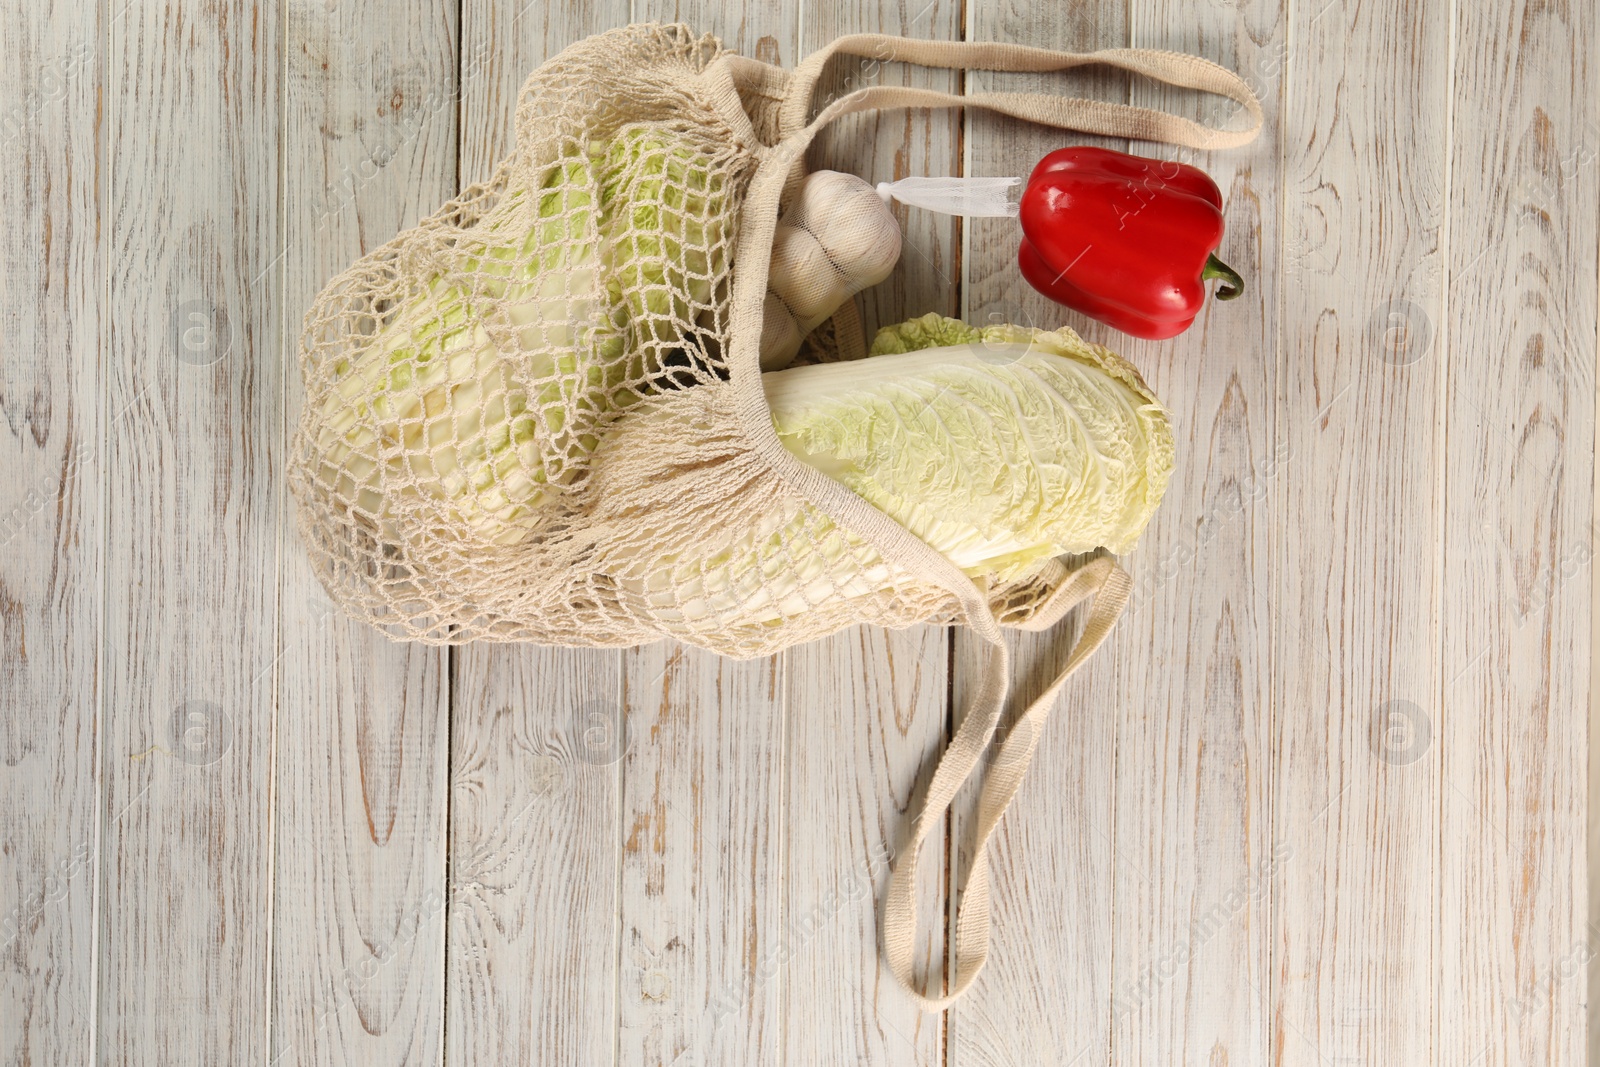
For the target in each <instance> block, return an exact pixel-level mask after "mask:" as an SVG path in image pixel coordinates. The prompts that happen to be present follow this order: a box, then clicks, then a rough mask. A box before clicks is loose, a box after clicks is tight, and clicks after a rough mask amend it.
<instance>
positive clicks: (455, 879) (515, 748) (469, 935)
mask: <svg viewBox="0 0 1600 1067" xmlns="http://www.w3.org/2000/svg"><path fill="white" fill-rule="evenodd" d="M470 651H471V653H472V654H471V655H463V656H461V664H460V667H459V669H458V670H457V672H456V676H455V683H454V689H453V694H454V697H453V699H454V704H453V709H454V710H453V716H452V723H453V724H452V747H453V754H452V761H451V798H452V799H451V813H450V818H451V842H450V845H451V851H450V862H451V889H452V897H451V904H450V943H449V991H450V992H449V1023H448V1026H447V1030H448V1033H449V1042H448V1050H447V1060H448V1062H450V1063H452V1064H493V1065H500V1064H508V1065H509V1064H529V1065H537V1064H545V1063H584V1064H604V1063H610V1062H612V1060H613V1056H614V1048H615V1042H616V1008H615V1003H616V967H617V964H616V956H617V949H616V916H617V835H618V822H617V819H618V816H617V797H618V773H619V772H618V763H619V761H620V759H621V757H622V753H623V752H624V751H625V747H626V745H627V743H628V738H627V735H626V734H625V733H624V732H623V730H624V728H625V726H627V725H632V724H631V723H630V722H627V721H626V720H623V719H622V718H621V717H620V709H621V706H622V695H621V693H620V691H619V682H620V678H619V676H618V672H617V663H616V659H615V657H600V656H594V655H588V656H585V655H579V654H574V653H571V652H567V651H561V650H555V649H536V648H520V647H515V646H496V647H492V648H482V649H471V650H470Z"/></svg>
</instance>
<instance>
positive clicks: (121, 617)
mask: <svg viewBox="0 0 1600 1067" xmlns="http://www.w3.org/2000/svg"><path fill="white" fill-rule="evenodd" d="M282 23H283V10H282V8H281V7H280V6H278V5H277V4H268V5H265V6H257V5H253V4H245V3H240V2H229V0H224V2H221V3H205V4H202V3H197V2H190V0H180V2H175V3H169V4H162V5H156V4H148V5H146V4H135V5H129V6H126V7H124V8H122V14H120V15H119V16H118V17H116V19H115V20H114V21H113V23H112V25H111V26H110V28H109V32H108V37H109V50H108V54H107V60H106V75H105V81H106V90H105V108H106V117H105V122H106V131H107V133H106V136H107V145H108V149H107V151H108V155H109V157H110V160H109V165H108V167H107V172H106V174H107V178H106V180H107V195H106V208H105V213H104V215H103V218H102V225H103V226H104V228H105V235H106V249H105V252H104V254H105V256H106V263H107V269H108V271H109V274H110V279H109V281H110V284H109V302H108V304H107V305H106V314H107V316H108V318H109V319H110V321H112V322H114V323H115V324H116V326H115V328H114V329H113V330H111V332H110V337H109V341H108V345H107V350H106V353H107V366H108V374H107V375H106V388H107V389H108V392H109V394H110V395H113V396H126V397H129V398H137V399H130V401H129V404H130V407H129V409H128V412H127V414H126V415H125V416H123V418H122V421H121V422H120V423H118V424H117V426H116V427H115V429H114V430H108V432H107V434H106V464H105V469H106V475H107V480H108V486H107V491H106V500H105V507H106V514H107V515H109V516H114V517H115V521H114V522H113V523H111V524H109V525H108V527H107V531H106V533H107V545H106V551H105V569H104V572H103V574H102V576H101V577H102V578H103V580H104V583H105V589H106V605H105V643H104V655H103V657H102V664H103V671H104V673H103V675H102V678H103V684H104V707H105V720H104V722H105V726H104V729H105V734H104V736H105V756H104V758H105V769H104V774H105V797H106V800H105V809H104V810H105V825H104V829H103V833H102V850H101V875H102V882H101V886H102V905H101V909H100V963H99V985H100V1002H99V1012H98V1014H99V1019H98V1025H99V1058H100V1062H102V1063H107V1064H122V1063H126V1064H146V1063H242V1062H246V1061H249V1060H255V1059H261V1058H263V1056H264V1050H265V1047H266V1039H267V1032H268V1015H269V1012H270V1004H271V996H270V993H269V988H268V987H269V975H270V964H269V958H270V957H269V951H270V947H271V915H272V885H271V879H272V856H273V853H272V825H271V804H272V788H273V777H272V773H273V766H274V761H273V741H274V706H273V705H274V701H273V687H274V679H275V677H276V666H275V664H276V661H277V658H278V654H279V644H278V641H277V622H276V620H277V599H278V597H277V590H278V584H277V548H278V543H279V542H278V535H279V525H278V524H279V511H280V508H281V503H280V493H279V480H280V477H281V472H282V467H283V456H284V450H283V443H282V439H281V433H282V412H281V408H280V402H281V396H282V392H283V375H284V372H285V367H286V364H285V363H284V361H283V359H282V347H283V346H282V342H283V338H282V336H281V329H280V305H281V302H282V297H283V293H282V286H281V283H280V271H279V269H278V267H279V264H278V255H279V252H280V250H281V249H282V247H283V237H284V234H283V229H282V225H281V222H282V219H281V214H280V210H279V209H280V201H281V183H280V181H279V168H280V164H281V156H280V145H279V140H278V135H279V128H280V126H279V114H280V112H279V104H280V89H281V83H282V61H283V53H282Z"/></svg>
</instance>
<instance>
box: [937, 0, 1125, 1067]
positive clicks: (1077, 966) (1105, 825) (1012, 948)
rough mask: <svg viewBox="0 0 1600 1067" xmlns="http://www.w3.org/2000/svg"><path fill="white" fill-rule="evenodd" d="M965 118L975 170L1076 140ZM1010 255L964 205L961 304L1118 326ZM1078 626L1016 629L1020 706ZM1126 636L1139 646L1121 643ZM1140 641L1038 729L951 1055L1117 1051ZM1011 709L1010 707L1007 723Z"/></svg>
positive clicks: (966, 644) (1041, 12)
mask: <svg viewBox="0 0 1600 1067" xmlns="http://www.w3.org/2000/svg"><path fill="white" fill-rule="evenodd" d="M1127 27H1128V13H1127V10H1126V4H1125V3H1124V2H1123V0H1095V2H1093V3H1085V4H1073V5H1070V6H1051V7H1048V8H1040V9H1035V8H1026V7H1024V8H1020V9H1018V8H1010V7H1006V6H1001V5H985V4H973V5H968V7H967V30H966V35H967V38H968V39H969V40H974V41H1025V42H1027V43H1029V44H1032V45H1037V46H1040V47H1046V48H1060V49H1067V50H1070V51H1079V52H1082V51H1091V50H1093V49H1096V48H1110V47H1116V46H1120V45H1124V44H1126V43H1127V40H1128V28H1127ZM966 87H967V91H968V92H978V91H988V90H998V89H1017V90H1033V91H1048V92H1056V93H1062V92H1073V93H1076V94H1078V95H1084V96H1093V97H1098V98H1100V99H1107V100H1119V101H1125V100H1126V99H1127V94H1128V88H1127V79H1126V78H1125V77H1123V76H1121V75H1117V74H1108V73H1104V72H1100V73H1083V74H1073V75H1059V74H1058V75H1044V76H1022V75H995V74H987V73H982V72H977V71H974V72H971V73H969V74H968V75H967V78H966ZM965 122H966V129H965V134H964V139H963V140H964V150H965V170H964V173H968V174H991V175H993V174H1004V175H1021V176H1024V177H1025V176H1026V175H1027V174H1028V172H1029V171H1030V170H1032V168H1033V165H1034V164H1035V163H1036V162H1038V160H1039V159H1040V158H1041V157H1042V156H1043V155H1044V154H1045V153H1047V152H1049V151H1051V150H1053V149H1055V148H1059V147H1061V146H1062V145H1063V144H1067V143H1076V142H1077V141H1079V140H1080V138H1079V137H1077V136H1076V135H1070V134H1064V133H1062V132H1060V131H1050V130H1046V129H1044V128H1042V127H1037V126H1033V125H1030V124H1028V123H1022V122H1017V121H1014V120H1011V119H1006V118H1002V117H999V116H994V115H990V114H986V113H983V112H968V113H967V117H966V119H965ZM1097 143H1098V142H1097ZM1109 146H1110V147H1123V144H1122V143H1121V142H1111V143H1109ZM1016 259H1017V227H1016V223H1015V221H1013V220H1009V219H972V220H969V223H968V225H967V227H966V249H965V252H964V254H963V256H962V260H961V262H962V267H963V271H962V273H963V279H962V287H963V288H962V293H963V301H962V303H963V308H964V315H963V317H964V318H965V319H966V320H967V321H968V322H971V323H974V324H977V325H987V324H997V323H1007V322H1009V323H1018V324H1021V325H1027V326H1037V327H1040V328H1042V329H1054V328H1055V327H1057V326H1059V325H1062V324H1063V323H1065V324H1068V325H1071V326H1072V327H1073V328H1074V329H1076V330H1078V331H1079V332H1081V333H1082V334H1083V335H1084V336H1085V337H1087V338H1089V339H1090V340H1093V341H1100V342H1104V343H1108V344H1112V345H1113V347H1115V345H1116V343H1117V339H1120V337H1121V335H1120V334H1117V333H1115V332H1114V331H1111V330H1109V329H1106V328H1104V327H1101V326H1099V324H1097V323H1090V322H1087V320H1084V319H1083V318H1082V317H1081V316H1078V315H1075V314H1072V313H1070V312H1067V311H1065V310H1064V309H1063V308H1061V307H1060V305H1058V304H1055V303H1053V302H1051V301H1050V300H1048V299H1046V298H1045V297H1043V296H1041V295H1039V294H1038V293H1036V292H1034V291H1033V290H1032V289H1030V288H1029V287H1028V285H1027V283H1026V282H1025V281H1023V279H1022V277H1021V275H1020V274H1019V273H1018V271H1017V267H1016ZM1077 633H1078V624H1077V622H1076V621H1075V620H1069V621H1068V622H1066V623H1063V624H1062V625H1061V626H1058V627H1056V628H1055V629H1054V630H1053V631H1051V632H1049V633H1045V634H1011V635H1008V637H1007V643H1008V645H1009V647H1010V649H1011V656H1012V672H1011V677H1012V709H1013V710H1014V709H1016V708H1020V707H1023V706H1025V704H1026V702H1027V701H1029V700H1031V699H1033V697H1034V696H1036V695H1037V694H1038V693H1039V692H1040V691H1042V690H1043V688H1044V687H1045V685H1047V684H1048V682H1049V680H1050V679H1051V678H1053V677H1054V676H1055V674H1056V673H1057V672H1058V671H1059V669H1060V667H1061V665H1062V664H1063V663H1064V662H1065V660H1066V653H1067V651H1068V649H1069V648H1070V647H1071V644H1072V642H1073V641H1074V640H1076V638H1077ZM1125 648H1126V649H1130V650H1132V651H1130V652H1128V653H1124V652H1123V649H1125ZM1138 649H1139V645H1138V644H1137V642H1133V641H1132V639H1131V638H1130V635H1129V631H1127V630H1121V631H1117V632H1113V634H1112V636H1111V637H1110V638H1109V640H1108V641H1107V643H1106V647H1104V648H1102V649H1101V650H1100V652H1099V653H1098V654H1097V655H1096V657H1095V661H1094V662H1093V663H1090V664H1088V665H1087V666H1085V667H1084V668H1083V670H1082V671H1081V672H1080V673H1079V674H1078V675H1077V676H1076V677H1075V678H1074V680H1073V682H1072V684H1071V685H1070V686H1068V687H1067V690H1066V692H1065V693H1064V694H1063V695H1062V697H1061V698H1060V699H1059V700H1058V701H1057V703H1056V708H1055V711H1054V712H1053V717H1052V719H1051V722H1050V726H1049V728H1048V729H1047V730H1046V731H1045V733H1044V736H1043V738H1042V739H1041V740H1040V743H1039V747H1038V750H1037V752H1036V754H1035V756H1034V763H1033V769H1032V771H1031V772H1030V773H1029V775H1028V780H1027V781H1026V782H1025V783H1024V784H1023V787H1022V790H1021V792H1020V793H1019V794H1018V795H1017V798H1016V800H1015V801H1014V802H1013V803H1012V805H1011V807H1010V810H1009V811H1008V812H1007V814H1006V818H1005V821H1004V822H1003V823H1002V824H1001V827H1000V830H999V832H998V833H997V834H996V835H995V839H994V841H992V842H991V843H990V846H989V847H990V848H991V850H992V853H991V855H990V865H991V868H992V870H991V882H992V884H993V887H994V888H993V918H994V931H993V938H992V941H991V943H990V947H989V962H988V966H987V968H986V969H985V971H984V973H983V976H982V977H981V978H979V979H978V982H977V984H976V985H975V986H973V987H972V989H971V991H970V992H968V993H967V995H966V996H965V997H963V998H962V1000H961V1001H959V1002H958V1003H957V1004H956V1005H955V1006H954V1007H952V1008H951V1009H950V1011H949V1013H948V1015H949V1028H950V1033H949V1038H948V1040H949V1042H950V1046H951V1051H950V1060H951V1063H952V1064H954V1065H955V1067H976V1065H979V1064H996V1065H999V1064H1017V1063H1059V1064H1063V1065H1081V1064H1090V1063H1096V1062H1102V1063H1103V1062H1107V1061H1108V1058H1109V1056H1110V1033H1109V1029H1108V1023H1109V1020H1110V1017H1111V986H1112V970H1111V962H1112V960H1111V954H1112V909H1111V903H1112V890H1113V886H1114V884H1115V878H1116V871H1117V866H1118V864H1119V863H1120V862H1122V861H1121V860H1120V859H1119V858H1118V857H1117V856H1116V855H1115V852H1114V842H1115V836H1114V835H1115V830H1116V827H1115V822H1114V805H1113V797H1114V795H1115V780H1114V768H1115V766H1116V755H1115V754H1116V748H1115V744H1116V730H1115V723H1116V719H1115V716H1114V715H1113V714H1111V711H1112V709H1114V708H1116V707H1118V706H1119V701H1118V699H1117V698H1116V696H1115V694H1116V692H1117V689H1116V685H1117V684H1118V683H1120V682H1123V681H1125V680H1126V678H1127V676H1128V675H1127V671H1129V670H1144V669H1145V667H1144V664H1143V661H1142V655H1141V654H1140V652H1138V651H1137V650H1138ZM987 654H988V652H987V646H986V645H984V644H983V643H982V642H980V641H977V640H975V639H974V638H973V637H972V636H971V635H969V634H967V633H965V632H960V631H958V633H957V636H956V654H955V658H954V661H953V663H952V666H951V670H952V672H953V674H954V685H953V701H954V709H953V710H954V717H955V720H956V722H957V724H959V721H960V717H961V715H962V714H963V712H964V711H965V709H966V707H967V703H968V700H969V694H970V691H971V689H972V688H973V687H974V686H975V685H976V684H977V679H978V678H979V677H980V673H981V672H980V660H979V658H978V657H981V656H986V655H987ZM1125 656H1126V657H1127V658H1125ZM1007 721H1008V720H1002V723H1001V730H1002V732H1003V731H1004V729H1005V724H1006V722H1007ZM975 800H976V790H975V789H970V788H969V789H968V790H965V791H964V792H963V795H962V798H961V799H960V800H958V803H957V806H956V816H955V821H954V829H953V831H952V839H953V841H954V843H955V847H956V856H955V863H954V871H953V881H954V882H956V883H959V881H960V880H961V879H964V878H965V877H966V872H967V870H968V869H969V867H970V865H971V855H970V849H971V838H972V832H971V826H972V821H973V819H972V815H973V803H974V802H975ZM953 918H954V912H953V910H952V913H951V921H952V922H953ZM1018 1020H1025V1021H1023V1022H1020V1023H1019V1021H1018Z"/></svg>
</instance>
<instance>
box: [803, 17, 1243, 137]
mask: <svg viewBox="0 0 1600 1067" xmlns="http://www.w3.org/2000/svg"><path fill="white" fill-rule="evenodd" d="M841 53H842V54H845V55H854V56H861V57H863V58H867V59H871V60H872V61H874V62H906V63H915V64H917V65H918V66H924V67H947V68H950V69H954V70H961V69H969V70H993V71H1011V72H1019V73H1028V72H1032V73H1045V72H1051V71H1062V70H1072V69H1073V68H1076V67H1083V66H1091V65H1095V64H1099V65H1102V66H1110V67H1117V68H1119V69H1121V70H1126V71H1131V72H1133V73H1135V74H1142V75H1144V76H1146V77H1148V78H1152V79H1154V80H1156V81H1159V82H1164V83H1166V84H1168V85H1175V86H1178V87H1180V88H1185V89H1198V90H1201V91H1202V92H1208V93H1214V94H1216V95H1218V96H1225V97H1227V98H1228V99H1230V100H1233V101H1234V102H1235V103H1237V104H1239V105H1240V106H1242V107H1243V108H1244V109H1245V112H1246V113H1247V114H1248V115H1249V116H1250V120H1251V121H1250V125H1249V126H1248V127H1246V128H1244V129H1240V130H1225V129H1218V128H1216V127H1214V126H1206V125H1202V124H1200V123H1198V122H1194V121H1192V120H1190V119H1186V118H1180V117H1179V116H1177V115H1170V114H1168V113H1166V112H1164V111H1157V110H1155V109H1153V108H1146V107H1136V106H1134V105H1132V104H1114V103H1110V102H1107V101H1102V100H1087V99H1084V98H1081V97H1072V96H1059V95H1055V94H1050V93H1016V92H999V93H971V94H966V95H962V94H958V93H947V92H942V91H940V90H937V89H917V88H912V87H909V86H890V85H875V86H869V87H867V88H865V89H857V90H855V91H854V92H851V93H848V94H846V95H844V96H842V97H840V98H839V99H837V100H834V101H832V102H831V103H830V104H828V106H827V107H825V108H824V109H823V111H822V113H821V114H819V115H818V116H817V117H816V119H814V120H813V121H812V122H811V123H810V124H809V125H810V126H811V127H813V128H814V129H820V128H821V127H823V126H825V125H827V124H828V123H829V122H831V121H833V120H834V119H835V118H838V117H839V116H840V115H847V114H850V113H852V112H856V111H865V110H870V109H875V108H876V109H882V108H897V107H982V108H987V109H989V110H991V111H997V112H1000V113H1001V114H1004V115H1011V116H1013V117H1015V118H1020V119H1027V120H1029V121H1030V122H1037V123H1040V124H1042V125H1045V126H1054V127H1057V128H1059V129H1065V130H1079V131H1082V132H1084V133H1095V134H1101V135H1104V136H1108V137H1126V138H1131V139H1133V140H1138V141H1165V142H1168V143H1170V144H1177V145H1183V146H1185V147H1187V148H1195V149H1202V150H1203V149H1213V148H1235V147H1237V146H1239V145H1243V144H1248V143H1249V142H1251V141H1253V140H1254V139H1255V137H1256V135H1257V134H1258V133H1260V132H1261V123H1262V112H1261V102H1260V101H1259V100H1257V99H1256V94H1255V93H1254V92H1252V91H1251V89H1250V86H1249V85H1248V84H1246V83H1245V81H1244V79H1243V78H1241V77H1239V76H1238V75H1237V74H1235V73H1233V72H1232V71H1230V70H1228V69H1227V68H1226V67H1221V66H1218V65H1217V64H1215V63H1213V62H1211V61H1210V60H1208V59H1201V58H1200V57H1199V56H1191V55H1186V54H1184V53H1182V52H1167V51H1161V50H1156V49H1148V48H1104V49H1101V50H1099V51H1096V52H1060V51H1055V50H1053V49H1049V48H1034V47H1031V46H1028V45H1018V44H1001V43H995V42H976V41H928V40H915V39H912V38H906V37H893V36H889V35H887V34H879V33H858V34H852V35H850V36H848V37H841V38H839V39H838V40H836V41H834V42H833V43H832V44H830V45H828V46H827V47H826V48H822V49H819V50H818V51H816V52H813V53H811V54H810V55H809V56H807V57H806V58H805V59H804V60H803V61H801V63H800V64H799V66H797V67H796V68H795V71H794V78H793V80H792V81H791V82H790V85H789V92H788V94H787V95H786V97H785V98H784V102H783V107H782V110H781V112H780V118H779V130H780V131H781V133H782V134H783V135H784V136H787V135H788V134H791V133H794V132H796V131H798V130H800V129H801V128H802V127H805V126H807V125H808V124H807V123H806V115H807V114H808V113H809V112H810V110H811V102H812V96H813V94H814V93H815V90H816V85H817V80H818V78H819V77H820V76H821V74H822V68H823V66H824V64H826V63H827V61H828V59H829V58H830V57H832V56H833V55H836V54H841ZM808 140H809V138H808Z"/></svg>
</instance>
